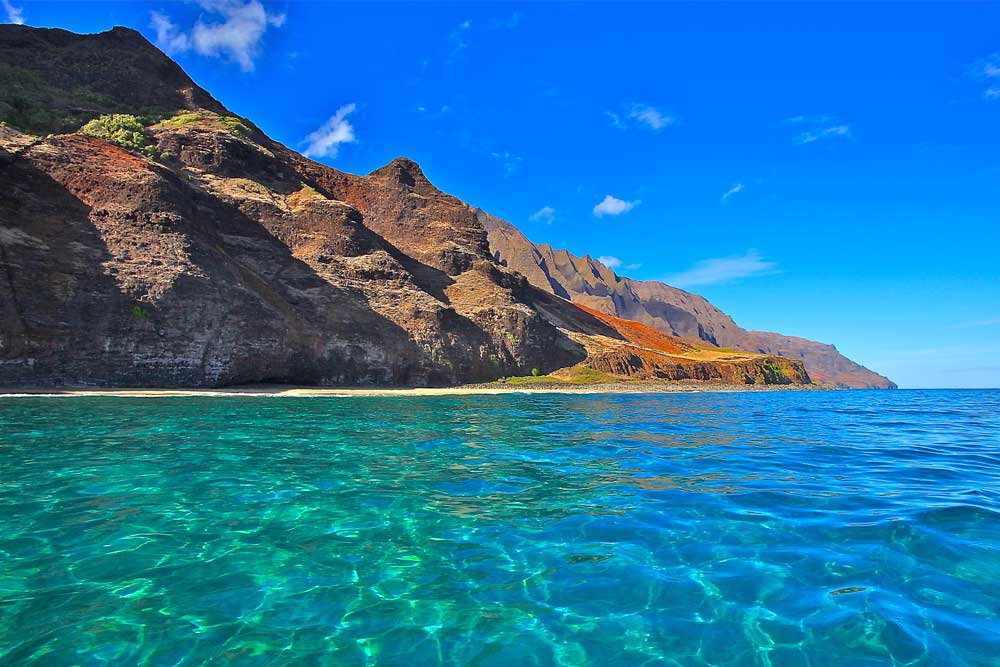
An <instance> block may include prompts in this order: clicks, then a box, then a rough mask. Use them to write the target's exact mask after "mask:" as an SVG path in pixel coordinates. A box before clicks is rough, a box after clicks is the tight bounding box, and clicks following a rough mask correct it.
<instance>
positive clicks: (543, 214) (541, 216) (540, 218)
mask: <svg viewBox="0 0 1000 667" xmlns="http://www.w3.org/2000/svg"><path fill="white" fill-rule="evenodd" d="M555 219H556V210H555V209H554V208H552V207H551V206H543V207H541V208H540V209H538V210H537V211H535V212H534V213H532V214H531V215H529V216H528V220H531V221H532V222H544V223H545V224H546V225H551V224H552V222H553V221H554V220H555Z"/></svg>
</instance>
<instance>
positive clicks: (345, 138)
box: [302, 102, 357, 157]
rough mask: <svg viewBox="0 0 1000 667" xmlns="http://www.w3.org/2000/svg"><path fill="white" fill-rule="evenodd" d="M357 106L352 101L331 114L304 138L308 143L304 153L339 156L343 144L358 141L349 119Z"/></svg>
mask: <svg viewBox="0 0 1000 667" xmlns="http://www.w3.org/2000/svg"><path fill="white" fill-rule="evenodd" d="M356 108H357V105H356V104H354V103H353V102H352V103H351V104H345V105H344V106H342V107H340V108H339V109H337V113H335V114H334V115H332V116H330V119H329V120H328V121H326V122H325V123H323V126H322V127H320V128H319V129H318V130H316V131H315V132H313V133H311V134H310V135H309V136H307V137H306V138H305V139H303V140H302V143H304V144H306V148H305V150H304V151H302V153H303V154H304V155H306V156H307V157H337V151H338V150H340V145H341V144H350V143H353V142H354V141H356V138H355V136H354V126H353V125H351V123H350V121H348V120H347V116H349V115H350V114H351V113H353V112H354V110H355V109H356Z"/></svg>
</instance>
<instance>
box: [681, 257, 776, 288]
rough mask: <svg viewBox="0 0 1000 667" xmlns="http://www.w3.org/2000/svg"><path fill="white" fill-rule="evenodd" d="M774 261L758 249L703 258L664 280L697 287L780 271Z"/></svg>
mask: <svg viewBox="0 0 1000 667" xmlns="http://www.w3.org/2000/svg"><path fill="white" fill-rule="evenodd" d="M777 266H778V265H777V264H775V263H774V262H768V261H765V260H764V258H763V257H761V255H760V253H759V252H757V251H756V250H748V251H747V252H746V253H745V254H743V255H735V256H732V257H719V258H716V259H703V260H701V261H700V262H696V263H695V265H694V266H692V267H691V268H690V269H688V270H687V271H683V272H681V273H678V274H676V275H673V276H670V277H669V278H667V279H666V280H665V281H664V282H666V283H667V284H668V285H673V286H674V287H696V286H699V285H717V284H719V283H727V282H732V281H733V280H739V279H740V278H751V277H755V276H768V275H772V274H775V273H780V271H779V270H778V268H777Z"/></svg>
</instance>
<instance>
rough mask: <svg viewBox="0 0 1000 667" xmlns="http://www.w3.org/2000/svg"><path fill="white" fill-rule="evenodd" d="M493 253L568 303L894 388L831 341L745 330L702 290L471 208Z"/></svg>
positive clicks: (855, 382)
mask: <svg viewBox="0 0 1000 667" xmlns="http://www.w3.org/2000/svg"><path fill="white" fill-rule="evenodd" d="M476 215H477V216H478V217H479V219H480V221H482V223H483V226H484V227H486V230H487V232H488V234H489V241H490V248H491V250H492V252H493V256H494V258H495V259H496V260H497V261H498V262H500V263H501V264H503V265H504V266H506V267H509V268H511V269H514V270H515V271H518V272H519V273H522V274H523V275H525V276H526V277H527V278H528V280H529V281H531V283H532V284H534V285H537V286H538V287H540V288H542V289H545V290H548V291H549V292H552V293H553V294H557V295H559V296H562V297H563V298H566V299H571V300H572V301H573V302H574V303H577V304H580V305H583V306H587V307H589V308H592V309H594V310H596V311H599V312H601V313H607V314H610V315H614V316H617V317H620V318H623V319H626V320H633V321H636V322H640V323H642V324H646V325H648V326H651V327H653V328H656V329H659V330H660V331H663V332H667V333H671V334H674V335H676V336H679V337H681V338H684V339H686V340H689V341H695V342H699V343H701V344H709V345H712V346H716V347H721V348H732V349H736V350H743V351H746V352H756V353H761V354H766V355H776V356H781V357H788V358H790V359H796V360H800V361H802V362H803V363H804V364H805V367H806V369H807V370H808V371H809V375H810V376H811V377H812V378H813V380H816V381H819V382H823V383H828V384H833V385H837V386H841V387H851V388H873V389H888V388H895V386H896V385H895V384H893V383H892V382H891V381H890V380H888V379H887V378H885V377H883V376H881V375H879V374H877V373H874V372H872V371H870V370H868V369H867V368H865V367H864V366H861V365H860V364H857V363H855V362H853V361H851V360H850V359H848V358H847V357H845V356H843V355H842V354H840V353H839V352H837V349H836V348H835V347H834V346H832V345H826V344H824V343H817V342H815V341H811V340H806V339H804V338H797V337H794V336H784V335H782V334H778V333H771V332H767V331H747V330H746V329H743V328H742V327H740V326H739V325H737V324H736V323H735V322H734V321H733V319H732V318H731V317H729V316H728V315H726V314H725V313H723V312H722V311H721V310H719V309H718V308H716V307H715V306H713V305H712V304H711V303H709V302H708V301H707V300H706V299H704V298H703V297H700V296H698V295H697V294H691V293H689V292H685V291H683V290H679V289H677V288H675V287H671V286H669V285H665V284H663V283H659V282H655V281H639V280H632V279H631V278H625V277H622V276H619V275H617V274H616V273H615V272H614V271H612V270H611V269H610V268H608V267H607V266H605V265H604V264H602V263H601V262H599V261H597V260H595V259H593V258H591V257H589V256H586V257H577V256H574V255H571V254H570V253H569V252H567V251H565V250H555V249H553V248H552V247H550V246H547V245H544V244H534V243H532V242H531V241H529V240H528V239H527V238H526V237H525V236H524V235H523V234H521V232H519V231H518V230H517V229H516V228H515V227H514V226H513V225H511V224H510V223H509V222H506V221H505V220H501V219H499V218H497V217H495V216H492V215H489V214H488V213H485V212H483V211H479V210H476Z"/></svg>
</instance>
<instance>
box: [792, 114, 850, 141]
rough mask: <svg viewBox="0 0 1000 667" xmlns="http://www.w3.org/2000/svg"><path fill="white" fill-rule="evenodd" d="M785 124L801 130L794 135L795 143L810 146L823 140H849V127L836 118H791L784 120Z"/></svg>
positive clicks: (826, 116) (823, 115) (829, 116)
mask: <svg viewBox="0 0 1000 667" xmlns="http://www.w3.org/2000/svg"><path fill="white" fill-rule="evenodd" d="M785 122H786V123H791V124H793V125H799V126H800V127H802V130H801V131H800V132H799V133H798V134H796V135H795V143H797V144H812V143H815V142H817V141H821V140H823V139H835V138H838V137H839V138H843V139H846V138H850V136H851V127H850V126H849V125H848V124H847V123H845V122H843V121H841V120H840V119H838V118H837V117H836V116H831V115H829V114H821V115H818V116H793V117H791V118H786V119H785Z"/></svg>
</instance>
